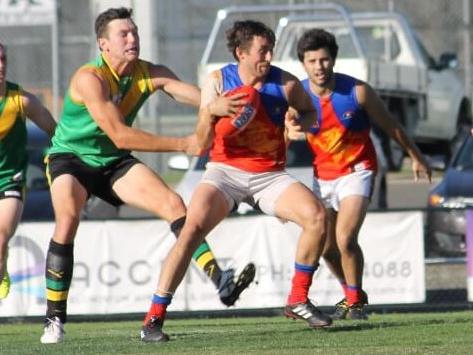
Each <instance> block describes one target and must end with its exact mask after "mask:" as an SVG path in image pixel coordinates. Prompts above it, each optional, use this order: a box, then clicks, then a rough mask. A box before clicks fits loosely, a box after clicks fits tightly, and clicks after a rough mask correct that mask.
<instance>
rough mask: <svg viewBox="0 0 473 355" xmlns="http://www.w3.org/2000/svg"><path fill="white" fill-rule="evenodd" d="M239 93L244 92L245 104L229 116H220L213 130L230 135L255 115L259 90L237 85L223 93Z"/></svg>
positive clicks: (243, 126) (226, 94) (238, 130)
mask: <svg viewBox="0 0 473 355" xmlns="http://www.w3.org/2000/svg"><path fill="white" fill-rule="evenodd" d="M239 93H245V94H246V96H245V97H244V98H243V99H244V100H246V101H247V102H246V104H245V105H242V106H241V107H240V109H239V110H238V112H236V113H235V114H233V115H231V116H224V117H221V118H220V119H219V120H218V121H217V124H216V125H215V132H216V133H217V134H219V135H222V136H231V135H234V134H237V133H238V132H241V131H242V130H244V129H245V127H246V126H248V124H249V123H250V122H251V120H252V119H253V118H254V117H255V115H256V112H257V109H258V106H259V100H260V97H259V92H258V90H256V89H255V88H254V87H252V86H247V85H244V86H239V87H237V88H235V89H232V90H230V91H228V92H227V93H225V96H232V95H235V94H239Z"/></svg>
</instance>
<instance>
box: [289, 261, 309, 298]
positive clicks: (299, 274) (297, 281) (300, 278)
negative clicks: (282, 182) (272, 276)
mask: <svg viewBox="0 0 473 355" xmlns="http://www.w3.org/2000/svg"><path fill="white" fill-rule="evenodd" d="M313 275H314V272H306V271H300V270H297V269H296V271H295V273H294V277H293V278H292V288H291V293H290V294H289V297H288V299H287V303H288V304H295V303H304V302H306V301H307V298H308V297H307V295H308V294H309V288H310V285H312V276H313Z"/></svg>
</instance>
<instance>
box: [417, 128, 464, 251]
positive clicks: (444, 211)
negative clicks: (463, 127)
mask: <svg viewBox="0 0 473 355" xmlns="http://www.w3.org/2000/svg"><path fill="white" fill-rule="evenodd" d="M472 207H473V138H472V137H471V136H470V135H467V136H466V138H465V139H464V141H463V144H462V145H461V146H460V148H459V150H458V151H457V153H456V154H455V155H454V156H453V159H452V160H451V163H450V164H449V165H448V167H447V169H446V171H445V174H444V176H443V179H442V180H441V181H440V182H439V183H438V184H437V185H436V186H435V187H434V188H433V189H432V190H431V191H430V193H429V196H428V209H427V215H426V235H425V245H426V255H427V256H445V257H463V256H465V253H466V240H465V234H466V219H465V211H466V209H468V208H472Z"/></svg>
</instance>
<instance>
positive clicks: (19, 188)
mask: <svg viewBox="0 0 473 355" xmlns="http://www.w3.org/2000/svg"><path fill="white" fill-rule="evenodd" d="M23 185H24V184H18V185H16V186H12V187H8V188H6V189H5V190H3V191H0V200H3V199H4V198H17V199H18V200H21V201H24V199H25V189H24V187H23Z"/></svg>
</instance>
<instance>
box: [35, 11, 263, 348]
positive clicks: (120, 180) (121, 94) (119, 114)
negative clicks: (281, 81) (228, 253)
mask: <svg viewBox="0 0 473 355" xmlns="http://www.w3.org/2000/svg"><path fill="white" fill-rule="evenodd" d="M131 15H132V11H131V9H126V8H111V9H108V10H106V11H104V12H103V13H101V14H100V15H99V16H98V17H97V19H96V22H95V32H96V35H97V41H98V45H99V48H100V52H101V53H100V55H99V56H98V57H97V58H96V59H95V60H94V61H92V62H90V63H88V64H85V65H84V66H82V67H81V68H79V69H78V70H77V71H76V72H75V74H74V75H73V77H72V79H71V83H70V87H69V89H68V91H67V95H66V97H65V100H64V108H63V112H62V115H61V119H60V121H59V124H58V127H57V129H56V132H55V135H54V137H53V139H52V147H51V149H50V150H49V161H48V164H47V170H48V175H49V176H50V180H51V181H50V185H51V195H52V202H53V207H54V214H55V220H56V225H55V229H54V234H53V237H52V239H51V242H50V244H49V249H48V253H47V260H46V290H47V293H46V295H47V311H46V319H45V326H44V334H43V336H42V337H41V342H42V343H58V342H61V341H63V336H64V323H66V316H67V312H66V308H67V298H68V292H69V288H70V284H71V280H72V272H73V270H72V269H73V248H74V245H73V242H74V237H75V235H76V231H77V228H78V225H79V219H80V211H81V210H82V208H83V207H84V205H85V203H86V201H87V198H88V197H89V195H91V194H93V195H96V196H98V197H100V198H102V199H103V200H105V201H107V202H109V203H111V204H112V205H120V204H123V203H126V204H129V205H132V206H135V207H138V208H141V209H144V210H146V211H149V212H151V213H153V214H155V215H156V216H159V217H161V218H163V219H165V220H166V221H168V222H169V223H170V225H171V230H172V231H173V233H174V234H175V235H176V237H177V236H178V235H179V233H180V230H181V228H182V226H183V224H184V221H185V215H186V208H185V205H184V203H183V201H182V199H181V197H180V196H179V195H177V194H176V192H174V191H173V190H172V189H171V188H170V187H169V186H168V185H167V184H166V183H165V182H164V181H163V180H162V179H161V177H159V176H158V175H157V174H156V173H155V172H153V171H152V170H151V169H150V168H149V167H147V166H146V165H145V164H143V163H142V162H140V161H139V160H138V159H136V158H135V157H133V156H132V155H131V154H130V151H132V150H135V151H150V152H169V151H180V152H186V153H188V154H199V153H200V152H201V149H200V148H199V147H198V145H197V144H196V137H195V135H190V136H186V137H182V138H177V137H165V136H160V135H153V134H150V133H148V132H145V131H142V130H139V129H135V128H132V127H131V125H132V123H133V121H134V119H135V116H136V113H137V112H138V110H139V108H140V107H141V105H142V104H143V103H144V101H145V100H146V99H147V98H148V97H149V96H150V95H151V94H152V93H154V92H155V91H157V90H162V91H163V92H165V93H166V94H168V95H169V96H171V97H172V98H174V99H175V100H177V101H178V102H181V103H185V104H188V105H192V106H195V107H198V106H199V104H200V91H199V89H198V88H197V87H195V86H193V85H190V84H187V83H184V82H182V81H180V80H179V79H178V78H177V77H176V75H175V74H174V73H173V72H172V71H171V70H169V69H168V68H167V67H165V66H163V65H158V64H152V63H149V62H146V61H143V60H141V59H139V53H140V40H139V35H138V28H137V26H136V25H135V23H134V21H133V20H132V18H131ZM193 256H194V259H195V260H196V261H197V264H198V265H199V266H200V267H201V268H202V269H204V271H205V272H206V274H207V275H208V276H209V278H210V279H211V280H212V282H213V283H214V284H215V286H216V287H217V288H218V292H219V296H220V299H221V301H222V302H223V303H224V304H225V305H227V306H230V305H232V304H233V303H234V302H235V301H236V299H237V298H238V297H239V295H240V293H241V292H242V291H243V290H244V289H245V288H246V287H247V286H248V284H249V283H250V282H251V281H252V280H253V278H254V274H255V269H254V265H253V264H249V265H247V267H246V268H245V269H244V270H243V272H242V274H240V276H239V277H238V279H237V280H236V281H235V280H234V271H233V270H232V269H231V270H227V271H224V272H222V270H221V269H220V268H219V266H218V265H217V262H216V260H215V258H214V256H213V254H212V252H211V251H210V248H209V246H208V244H207V243H206V242H204V241H203V243H202V244H201V245H200V246H199V248H198V249H197V250H196V252H195V253H194V255H193Z"/></svg>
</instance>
